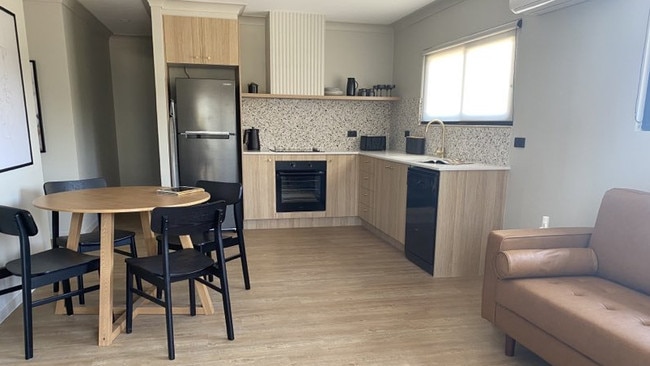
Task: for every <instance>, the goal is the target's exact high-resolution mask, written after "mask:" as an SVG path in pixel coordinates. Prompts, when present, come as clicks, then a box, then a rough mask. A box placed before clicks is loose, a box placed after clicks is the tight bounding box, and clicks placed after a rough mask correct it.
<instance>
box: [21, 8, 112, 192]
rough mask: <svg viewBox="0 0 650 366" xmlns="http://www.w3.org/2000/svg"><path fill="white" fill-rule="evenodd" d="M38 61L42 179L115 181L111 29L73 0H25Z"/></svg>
mask: <svg viewBox="0 0 650 366" xmlns="http://www.w3.org/2000/svg"><path fill="white" fill-rule="evenodd" d="M24 8H25V17H26V22H27V34H28V37H29V48H30V57H31V58H32V59H34V60H36V62H37V65H38V76H39V87H40V95H41V106H42V108H43V127H44V130H45V138H46V146H47V152H46V153H45V154H43V162H44V164H43V175H44V178H45V180H46V181H47V180H61V179H77V178H89V177H95V176H104V177H106V179H107V180H108V181H109V182H110V183H111V184H119V169H118V160H117V152H116V151H117V145H116V137H115V122H114V113H113V92H112V81H111V69H110V56H109V47H108V39H109V37H110V32H109V31H108V30H107V29H106V28H105V27H104V26H103V25H102V24H101V23H99V21H97V20H96V19H95V18H94V17H93V16H92V15H90V13H88V11H86V9H85V8H83V7H82V6H81V5H79V4H78V3H77V2H76V1H63V2H42V1H35V0H26V1H24Z"/></svg>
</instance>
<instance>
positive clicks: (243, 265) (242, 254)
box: [239, 238, 251, 290]
mask: <svg viewBox="0 0 650 366" xmlns="http://www.w3.org/2000/svg"><path fill="white" fill-rule="evenodd" d="M239 256H240V257H239V260H240V261H241V270H242V272H243V273H244V287H245V288H246V290H250V289H251V280H250V277H249V276H248V261H247V260H246V249H245V247H244V239H243V238H241V239H240V242H239Z"/></svg>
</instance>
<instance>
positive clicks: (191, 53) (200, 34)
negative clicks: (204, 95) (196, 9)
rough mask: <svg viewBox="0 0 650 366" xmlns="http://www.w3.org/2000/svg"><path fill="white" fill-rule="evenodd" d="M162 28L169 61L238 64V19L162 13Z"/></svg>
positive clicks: (166, 55) (166, 56) (166, 57)
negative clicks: (163, 14)
mask: <svg viewBox="0 0 650 366" xmlns="http://www.w3.org/2000/svg"><path fill="white" fill-rule="evenodd" d="M163 29H164V35H165V59H166V61H167V62H168V63H180V64H202V65H230V66H235V65H238V64H239V23H238V21H237V20H236V19H219V18H200V17H183V16H172V15H165V16H163Z"/></svg>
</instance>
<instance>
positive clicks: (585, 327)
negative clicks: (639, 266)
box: [496, 276, 650, 366]
mask: <svg viewBox="0 0 650 366" xmlns="http://www.w3.org/2000/svg"><path fill="white" fill-rule="evenodd" d="M496 298H497V302H498V303H499V304H501V305H502V306H504V307H505V308H507V309H509V310H511V311H513V312H514V313H516V314H517V315H519V316H521V317H523V318H525V319H526V320H528V321H529V322H530V323H532V324H534V325H535V326H537V327H539V328H540V329H542V330H544V331H545V332H547V333H549V334H551V335H552V336H554V337H555V338H557V339H558V340H560V341H562V342H564V343H566V344H567V345H568V346H569V347H571V348H573V349H575V350H576V351H578V352H580V353H582V354H584V355H586V356H587V357H589V358H591V359H592V360H594V362H596V363H598V364H602V365H630V366H632V365H648V364H650V297H648V296H646V295H643V294H641V293H639V292H636V291H633V290H631V289H628V288H626V287H624V286H621V285H618V284H616V283H614V282H611V281H608V280H605V279H602V278H599V277H596V276H584V277H554V278H530V279H514V280H503V281H499V283H498V285H497V296H496Z"/></svg>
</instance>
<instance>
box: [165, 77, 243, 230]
mask: <svg viewBox="0 0 650 366" xmlns="http://www.w3.org/2000/svg"><path fill="white" fill-rule="evenodd" d="M174 110H175V119H176V123H175V127H176V156H177V161H176V162H175V163H176V166H177V171H178V184H180V185H184V186H193V185H195V184H196V181H198V180H201V179H203V180H214V181H222V182H239V181H240V177H241V168H240V158H239V155H240V154H239V148H240V147H239V140H240V138H239V135H240V133H239V128H238V126H237V95H236V83H235V81H233V80H215V79H181V78H179V79H176V105H175V108H174ZM172 151H173V150H172ZM172 166H174V164H173V163H172ZM228 211H229V212H228V215H227V216H226V221H225V222H224V228H231V227H234V219H233V214H232V210H231V209H229V210H228Z"/></svg>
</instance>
